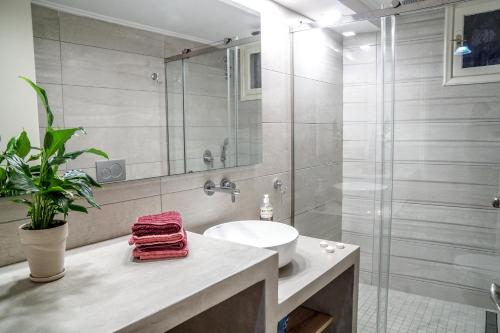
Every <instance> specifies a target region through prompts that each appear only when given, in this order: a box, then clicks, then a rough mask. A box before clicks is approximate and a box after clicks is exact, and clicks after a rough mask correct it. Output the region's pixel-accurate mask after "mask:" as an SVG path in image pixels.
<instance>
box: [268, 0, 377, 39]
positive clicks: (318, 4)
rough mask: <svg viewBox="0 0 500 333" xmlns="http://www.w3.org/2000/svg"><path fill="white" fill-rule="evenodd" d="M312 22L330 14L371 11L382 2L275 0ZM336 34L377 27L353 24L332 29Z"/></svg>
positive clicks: (369, 0) (368, 30) (371, 24)
mask: <svg viewBox="0 0 500 333" xmlns="http://www.w3.org/2000/svg"><path fill="white" fill-rule="evenodd" d="M275 1H276V2H277V3H279V4H281V5H283V6H285V7H288V8H290V9H292V10H294V11H296V12H298V13H299V14H302V15H304V16H306V17H308V18H310V19H312V20H314V21H323V20H325V19H326V18H328V16H329V15H331V13H332V12H335V11H337V12H340V14H342V15H352V14H355V13H362V12H366V11H370V10H373V9H375V8H376V7H377V3H378V2H380V1H382V0H275ZM332 29H333V30H335V31H337V32H346V31H354V32H356V33H361V32H370V31H377V30H379V28H378V27H377V25H375V24H373V23H372V22H369V21H363V22H355V23H350V24H344V25H338V26H335V27H332Z"/></svg>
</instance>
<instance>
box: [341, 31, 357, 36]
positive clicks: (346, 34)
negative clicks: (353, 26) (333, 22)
mask: <svg viewBox="0 0 500 333" xmlns="http://www.w3.org/2000/svg"><path fill="white" fill-rule="evenodd" d="M342 35H344V36H345V37H352V36H356V33H355V32H354V31H345V32H343V33H342Z"/></svg>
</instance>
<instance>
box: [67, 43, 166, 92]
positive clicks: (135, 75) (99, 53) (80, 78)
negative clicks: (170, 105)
mask: <svg viewBox="0 0 500 333" xmlns="http://www.w3.org/2000/svg"><path fill="white" fill-rule="evenodd" d="M61 52H62V68H63V83H64V84H68V85H79V86H90V87H106V88H121V89H132V90H148V91H158V92H159V91H162V88H163V87H162V86H159V85H157V84H156V83H155V82H154V81H153V80H151V73H163V59H162V58H155V57H150V56H144V55H139V54H133V53H126V52H121V51H114V50H108V49H102V48H96V47H91V46H83V45H76V44H69V43H64V42H62V43H61Z"/></svg>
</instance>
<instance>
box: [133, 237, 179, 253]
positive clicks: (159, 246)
mask: <svg viewBox="0 0 500 333" xmlns="http://www.w3.org/2000/svg"><path fill="white" fill-rule="evenodd" d="M186 246H187V243H186V242H185V241H183V240H181V241H179V242H175V243H170V244H165V243H150V244H144V245H137V246H136V247H135V248H136V249H138V250H139V251H141V252H152V251H162V250H183V249H185V248H186Z"/></svg>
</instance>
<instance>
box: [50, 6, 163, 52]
mask: <svg viewBox="0 0 500 333" xmlns="http://www.w3.org/2000/svg"><path fill="white" fill-rule="evenodd" d="M59 21H60V26H61V41H63V42H68V43H74V44H81V45H88V46H96V47H100V48H105V49H112V50H117V51H124V52H130V53H138V54H144V55H149V56H153V57H159V58H162V57H163V53H164V49H163V41H164V36H163V35H160V34H156V33H153V32H149V31H142V30H138V29H134V28H129V27H126V26H123V25H118V24H113V23H108V22H104V21H99V20H95V19H92V18H88V17H83V16H77V15H72V14H68V13H64V12H61V13H60V14H59Z"/></svg>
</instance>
